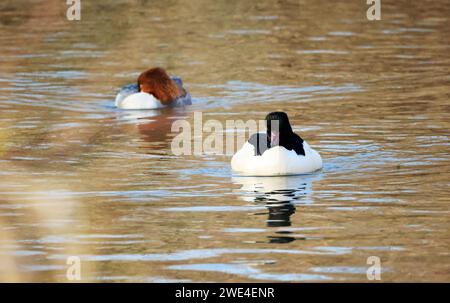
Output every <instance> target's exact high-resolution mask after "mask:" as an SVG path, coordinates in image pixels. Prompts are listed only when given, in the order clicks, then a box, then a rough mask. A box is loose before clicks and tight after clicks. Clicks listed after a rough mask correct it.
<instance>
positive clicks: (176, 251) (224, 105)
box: [0, 0, 450, 282]
mask: <svg viewBox="0 0 450 303" xmlns="http://www.w3.org/2000/svg"><path fill="white" fill-rule="evenodd" d="M446 4H447V3H446V2H445V1H421V2H410V1H396V2H395V3H385V2H383V12H382V18H383V20H382V21H380V22H368V21H367V20H366V19H365V9H366V6H365V4H364V3H361V2H358V1H352V2H339V3H336V2H335V1H325V0H323V1H266V0H264V1H257V2H256V1H214V2H211V1H201V0H198V1H164V2H154V1H101V3H100V2H92V1H89V2H87V1H86V2H83V6H82V20H81V21H80V22H69V21H67V20H66V19H65V9H66V7H67V6H66V5H65V3H64V2H61V1H33V3H32V4H29V3H28V2H27V1H8V0H7V1H2V3H1V4H0V33H1V34H0V40H1V43H0V53H1V58H0V61H1V62H0V66H1V67H0V69H1V70H0V91H1V93H0V168H1V170H0V280H1V281H64V282H65V281H67V279H66V269H67V265H66V258H67V256H71V255H76V256H80V257H81V260H82V277H83V281H93V282H95V281H144V282H158V281H217V282H219V281H223V282H232V281H233V282H236V281H317V280H318V281H330V280H331V281H367V280H366V275H365V270H366V267H367V265H366V259H367V257H369V256H372V255H376V256H379V257H380V258H381V261H382V266H383V270H384V271H383V274H382V279H383V281H449V274H448V273H449V272H450V271H449V262H448V256H449V252H448V248H449V244H450V243H449V240H448V239H449V238H450V237H449V232H448V230H449V211H450V210H449V198H448V196H449V190H448V188H449V164H450V158H449V145H450V144H449V136H448V129H449V122H448V121H449V119H450V105H449V102H448V100H449V82H450V78H449V67H450V59H449V55H448V53H449V52H448V48H449V36H448V33H447V32H448V30H447V29H448V28H449V18H448V16H450V11H449V7H448V5H446ZM155 65H160V66H164V67H165V68H167V69H168V70H169V71H170V73H172V74H177V75H180V76H182V78H183V81H184V82H185V84H186V86H187V87H188V88H189V90H190V92H191V94H192V96H194V97H195V102H194V105H193V106H192V107H190V108H188V109H187V110H186V111H179V110H165V111H162V112H123V111H118V110H116V109H114V108H113V107H112V105H113V98H114V94H115V90H116V89H117V88H118V87H119V86H121V85H123V84H126V83H129V82H133V81H134V79H135V77H136V76H137V75H138V73H139V72H140V71H141V70H142V69H144V68H146V67H149V66H155ZM273 110H283V111H286V112H288V114H289V116H290V118H291V121H292V124H293V125H294V126H295V130H296V131H298V132H299V133H301V135H302V137H304V138H305V139H306V140H307V141H308V142H309V143H310V145H311V146H313V147H314V148H316V149H317V150H318V151H319V152H320V153H321V155H322V157H323V159H324V169H323V170H322V171H321V172H319V173H316V174H312V175H308V176H301V177H295V178H268V179H267V178H265V179H264V178H257V179H256V180H255V179H252V178H239V177H236V176H232V174H231V171H230V168H229V160H230V157H228V156H214V155H203V156H183V157H177V156H174V155H173V154H172V153H171V151H170V140H171V138H172V137H173V134H171V133H170V128H171V122H172V121H173V120H175V119H187V120H188V121H189V122H193V112H194V111H202V112H203V115H204V119H217V120H219V121H221V122H223V123H224V122H225V120H227V119H243V120H247V119H262V118H263V117H264V116H265V114H266V113H267V112H269V111H273Z"/></svg>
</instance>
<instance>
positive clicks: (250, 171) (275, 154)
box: [231, 112, 322, 176]
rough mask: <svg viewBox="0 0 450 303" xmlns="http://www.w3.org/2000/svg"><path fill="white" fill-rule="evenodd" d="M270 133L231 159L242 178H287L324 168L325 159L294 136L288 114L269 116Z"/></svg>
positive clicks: (253, 138) (254, 138)
mask: <svg viewBox="0 0 450 303" xmlns="http://www.w3.org/2000/svg"><path fill="white" fill-rule="evenodd" d="M266 126H267V131H266V132H265V133H256V134H253V135H252V136H251V137H250V139H249V140H248V141H247V142H246V143H245V144H244V146H242V148H241V149H240V150H239V151H238V152H237V153H236V154H234V156H233V158H232V159H231V168H232V169H233V170H234V171H235V172H238V173H240V174H242V175H250V176H284V175H298V174H306V173H311V172H314V171H316V170H319V169H321V168H322V158H321V157H320V155H319V153H318V152H317V151H315V150H314V149H312V148H311V147H310V146H309V145H308V143H306V141H304V140H303V139H302V138H301V137H300V136H299V135H297V134H296V133H294V131H293V130H292V126H291V124H290V122H289V118H288V116H287V114H286V113H284V112H271V113H269V114H268V115H267V116H266Z"/></svg>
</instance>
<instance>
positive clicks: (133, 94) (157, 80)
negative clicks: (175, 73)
mask: <svg viewBox="0 0 450 303" xmlns="http://www.w3.org/2000/svg"><path fill="white" fill-rule="evenodd" d="M115 104H116V107H118V108H122V109H159V108H165V107H173V106H185V105H191V104H192V101H191V95H190V94H189V92H188V91H187V90H186V89H185V88H184V87H183V82H182V81H181V79H180V78H179V77H170V76H169V75H168V74H167V73H166V71H165V70H164V69H163V68H160V67H155V68H151V69H148V70H146V71H144V72H143V73H141V74H140V75H139V77H138V79H137V84H130V85H127V86H125V87H123V88H122V89H121V90H120V91H119V93H118V94H117V96H116V101H115Z"/></svg>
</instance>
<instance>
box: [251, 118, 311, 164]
mask: <svg viewBox="0 0 450 303" xmlns="http://www.w3.org/2000/svg"><path fill="white" fill-rule="evenodd" d="M273 121H276V124H275V123H273ZM266 123H267V133H266V134H262V133H258V134H253V135H252V136H251V137H250V139H249V140H248V142H249V143H250V144H252V145H253V146H254V147H255V156H260V155H262V154H263V153H264V152H265V151H266V150H267V149H269V148H271V147H272V146H271V143H270V134H271V129H272V126H274V127H278V131H279V132H280V142H279V145H280V146H283V147H284V148H286V149H287V150H294V151H295V152H296V153H297V155H303V156H304V155H305V150H304V149H303V139H302V138H301V137H300V136H299V135H297V134H296V133H294V132H293V131H292V127H291V124H290V123H289V118H288V116H287V114H286V113H284V112H272V113H269V114H268V115H267V116H266Z"/></svg>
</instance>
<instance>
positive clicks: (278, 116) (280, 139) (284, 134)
mask: <svg viewBox="0 0 450 303" xmlns="http://www.w3.org/2000/svg"><path fill="white" fill-rule="evenodd" d="M266 124H267V141H268V142H267V146H268V147H269V148H270V147H273V146H277V145H280V146H284V147H286V145H287V144H288V142H289V140H290V138H291V136H292V135H293V134H294V132H293V131H292V127H291V124H290V123H289V118H288V116H287V114H286V113H285V112H271V113H269V114H268V115H267V116H266Z"/></svg>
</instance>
